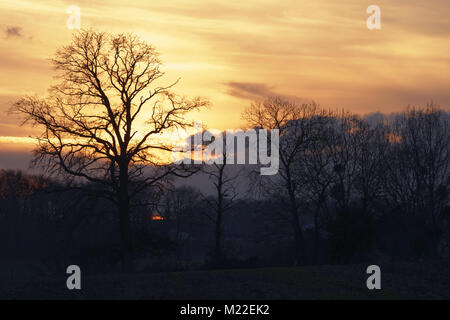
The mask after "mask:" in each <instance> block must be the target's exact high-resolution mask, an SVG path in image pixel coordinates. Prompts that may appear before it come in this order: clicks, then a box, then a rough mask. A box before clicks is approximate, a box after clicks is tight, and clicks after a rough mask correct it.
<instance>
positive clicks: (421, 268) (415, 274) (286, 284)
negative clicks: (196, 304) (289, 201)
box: [0, 262, 450, 300]
mask: <svg viewBox="0 0 450 320" xmlns="http://www.w3.org/2000/svg"><path fill="white" fill-rule="evenodd" d="M366 267H367V266H366V265H337V266H306V267H295V268H264V269H240V270H215V271H187V272H166V273H145V274H144V273H143V274H133V275H119V274H117V275H95V276H83V277H82V290H80V291H77V290H73V291H69V290H68V289H66V278H65V277H60V278H59V277H39V278H34V279H27V280H25V279H15V280H14V281H12V280H11V279H6V278H5V277H2V280H1V281H2V284H1V287H0V298H2V299H157V300H161V299H162V300H165V299H194V300H195V299H258V300H259V299H449V298H450V270H449V268H448V264H444V263H431V262H427V263H425V262H423V263H396V264H386V265H381V266H380V267H381V272H382V276H381V283H382V289H381V290H368V289H367V287H366V279H367V274H366Z"/></svg>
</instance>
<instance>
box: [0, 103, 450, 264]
mask: <svg viewBox="0 0 450 320" xmlns="http://www.w3.org/2000/svg"><path fill="white" fill-rule="evenodd" d="M243 117H244V119H245V120H246V121H247V123H248V126H249V127H250V128H256V129H258V128H263V129H268V130H272V129H278V130H279V132H280V143H279V156H280V165H279V171H278V174H277V175H274V176H261V175H260V174H259V173H260V171H259V168H255V166H243V167H242V168H237V167H239V166H236V165H231V164H226V163H225V164H222V165H208V166H206V165H205V166H204V167H203V168H202V170H201V172H200V173H197V175H203V176H204V177H207V178H208V179H209V180H208V181H209V184H210V190H209V191H210V192H208V193H204V192H202V191H200V188H197V187H196V186H195V185H192V184H191V185H190V186H183V187H180V186H179V184H178V183H177V181H176V180H172V181H171V182H166V183H165V184H164V185H159V186H158V188H157V189H154V190H151V191H149V192H147V193H146V194H145V195H143V196H141V199H140V200H146V199H151V201H143V202H142V203H145V205H136V206H133V207H132V208H133V209H132V214H131V223H132V230H133V232H132V233H133V257H134V260H135V262H136V263H135V269H136V271H146V270H168V269H181V268H191V269H192V268H203V267H245V266H273V265H292V264H328V263H356V262H373V263H375V262H380V261H391V260H417V259H446V258H448V257H449V255H450V197H449V187H450V116H449V113H448V112H446V111H444V110H442V109H440V108H438V107H436V106H434V105H429V106H427V107H425V108H413V107H411V108H408V109H407V110H406V111H404V112H401V113H398V114H393V115H390V116H385V115H381V114H379V115H371V116H366V117H362V116H358V115H354V114H350V113H346V112H330V111H325V110H323V109H321V108H319V107H318V106H317V105H314V104H299V103H295V102H292V101H288V100H285V99H283V98H280V97H275V98H269V99H267V100H266V101H264V102H260V103H254V104H253V105H252V106H251V107H249V108H248V109H247V110H246V111H245V112H244V114H243ZM242 190H245V192H243V191H242ZM119 234H120V231H119V224H118V216H117V212H116V209H115V207H114V206H113V205H112V204H110V203H109V202H108V201H106V200H103V199H100V198H98V197H96V195H95V192H86V188H82V189H81V188H73V187H72V188H71V189H67V188H65V187H64V183H63V182H61V181H59V182H56V181H55V180H50V179H44V178H42V177H35V176H28V175H25V174H22V173H20V172H13V171H1V172H0V238H1V239H0V258H1V259H3V260H21V261H25V260H26V261H28V260H39V261H43V262H45V263H46V264H47V265H48V266H49V268H50V269H51V268H53V267H55V268H56V267H58V266H60V265H64V264H65V263H72V264H73V263H80V264H83V265H86V266H87V267H86V268H88V270H92V271H93V272H105V271H114V270H118V263H119V260H120V237H119Z"/></svg>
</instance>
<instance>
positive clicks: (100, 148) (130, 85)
mask: <svg viewBox="0 0 450 320" xmlns="http://www.w3.org/2000/svg"><path fill="white" fill-rule="evenodd" d="M52 62H53V64H54V66H55V68H56V70H57V71H58V75H57V78H58V79H59V80H60V81H59V83H58V84H56V85H54V86H53V87H51V89H50V90H49V95H48V97H45V98H39V97H36V96H27V97H24V98H22V99H20V100H19V101H18V102H16V103H15V107H14V110H16V111H18V112H20V113H22V114H24V115H25V122H31V123H32V124H33V125H38V126H42V127H43V128H44V130H43V132H42V134H41V135H40V136H39V137H37V141H38V147H37V148H36V149H35V151H34V152H35V163H36V164H39V165H43V166H44V167H45V168H46V169H47V172H48V173H50V174H62V175H64V177H65V178H66V179H69V181H71V182H82V181H86V182H90V184H92V183H95V184H96V185H97V193H99V194H100V195H101V196H103V197H105V198H107V199H109V200H111V201H112V202H113V203H114V204H115V205H116V206H117V209H118V212H119V220H120V233H121V244H122V245H121V247H122V248H121V249H122V250H121V251H122V268H123V270H124V271H130V270H131V269H132V258H131V251H132V239H131V230H130V209H131V208H132V206H133V205H134V203H133V200H134V199H135V198H136V197H137V196H138V195H139V194H140V193H141V192H143V191H144V190H146V189H148V188H149V187H152V186H159V187H160V186H161V185H162V183H163V182H164V180H165V179H167V178H168V177H169V176H171V175H179V176H187V175H190V174H192V172H193V171H192V168H186V167H182V166H181V165H180V166H173V165H167V163H164V161H163V160H164V159H163V157H164V155H163V154H162V153H163V152H167V151H171V150H172V149H173V146H172V143H171V141H170V139H169V141H168V140H167V139H166V140H165V141H163V140H162V139H161V135H162V134H167V133H170V132H171V130H173V129H176V128H180V127H181V128H184V127H186V126H188V125H189V123H188V122H187V121H186V120H185V119H184V116H185V115H186V113H188V112H190V111H193V110H197V109H199V108H201V107H203V106H206V105H207V102H206V101H205V100H203V99H201V98H195V99H192V100H189V99H187V98H184V97H180V96H177V95H175V94H174V93H173V92H172V91H171V88H172V87H173V86H174V85H175V84H176V83H173V84H170V85H168V86H161V85H157V83H158V80H159V79H160V78H161V77H162V76H163V75H164V73H163V72H162V71H161V70H160V65H161V62H160V60H159V57H158V53H157V52H156V50H155V48H154V47H153V46H151V45H149V44H147V43H145V42H144V41H141V40H140V39H138V38H137V37H136V36H134V35H130V34H119V35H111V34H107V33H102V32H96V31H92V30H83V31H80V32H78V33H76V34H75V35H74V37H73V41H72V43H71V44H69V45H67V46H64V47H62V48H61V49H59V50H58V51H57V52H56V55H55V57H54V58H53V59H52ZM173 144H175V141H173ZM99 190H100V191H101V192H99Z"/></svg>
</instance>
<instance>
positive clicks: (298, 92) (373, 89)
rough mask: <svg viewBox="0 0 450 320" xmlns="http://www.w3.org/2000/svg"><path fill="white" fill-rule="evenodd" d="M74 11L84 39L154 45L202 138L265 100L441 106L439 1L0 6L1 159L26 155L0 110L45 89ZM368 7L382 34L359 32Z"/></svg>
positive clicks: (386, 107) (443, 6) (41, 1)
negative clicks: (201, 102)
mask: <svg viewBox="0 0 450 320" xmlns="http://www.w3.org/2000/svg"><path fill="white" fill-rule="evenodd" d="M73 4H74V5H78V6H79V7H80V8H81V19H82V20H81V23H82V27H93V28H96V29H98V30H101V31H109V32H134V33H136V34H138V35H139V36H140V37H141V38H143V39H145V40H147V41H148V42H149V43H152V44H153V45H155V46H156V47H157V48H158V50H159V52H160V53H161V57H162V59H163V61H164V64H165V66H164V70H165V71H166V79H167V81H168V82H170V81H172V80H174V79H177V78H178V77H181V82H180V83H179V85H178V86H177V88H176V91H177V92H178V93H181V94H186V95H189V96H195V95H201V96H205V97H208V98H209V99H210V100H211V102H212V104H213V105H212V107H211V109H209V110H207V111H205V112H202V113H201V114H198V115H195V116H194V117H195V118H196V119H198V120H202V121H203V122H205V123H206V124H207V126H208V127H209V128H218V129H226V128H236V127H239V126H243V125H244V124H243V123H242V121H241V120H240V114H241V111H242V110H243V108H245V107H246V106H247V105H248V104H249V103H250V101H251V100H252V99H258V98H261V97H262V96H264V95H267V94H284V95H292V96H296V97H300V98H303V99H305V100H311V99H313V100H315V101H317V102H318V103H320V104H321V105H322V106H326V107H331V108H346V109H349V110H351V111H355V112H359V113H368V112H375V111H382V112H391V111H398V110H400V109H402V108H404V107H405V106H406V105H408V104H420V105H423V104H425V103H426V102H427V101H430V100H432V99H433V100H434V101H436V102H437V103H439V104H440V105H441V106H442V107H444V108H447V107H448V106H450V90H449V83H450V81H449V80H450V79H449V78H450V57H449V52H450V19H449V18H448V17H450V1H449V0H427V1H423V0H371V1H365V0H342V1H335V0H314V1H312V0H308V1H303V0H281V1H280V0H270V1H269V0H246V1H233V0H226V1H225V0H224V1H222V0H221V1H215V0H151V1H137V0H127V1H122V0H108V1H98V0H93V1H87V0H79V1H77V0H73V1H62V0H46V1H45V0H33V1H31V0H30V1H24V0H1V1H0V70H1V74H2V77H0V157H4V151H5V150H6V149H8V150H9V149H13V150H25V149H29V147H30V144H29V141H28V140H22V139H20V138H17V137H26V136H28V135H30V132H31V131H30V129H28V128H23V127H22V128H21V127H19V126H18V125H17V124H18V121H17V119H14V118H12V117H11V116H8V115H6V114H5V110H7V109H8V108H9V106H10V103H11V102H12V101H14V100H15V99H16V98H17V97H19V96H20V95H23V94H26V93H38V94H39V93H45V90H46V89H47V88H48V87H49V86H50V85H51V84H52V82H53V81H54V80H53V79H52V76H53V71H52V69H51V65H50V63H49V62H48V60H47V59H48V58H49V57H51V56H52V54H53V53H54V51H55V50H56V48H58V47H59V46H61V45H64V44H67V43H68V42H69V41H70V38H71V33H72V30H69V29H68V28H67V27H66V20H67V19H68V17H69V14H67V13H66V9H67V7H68V6H69V5H73ZM372 4H376V5H379V6H380V8H381V23H382V29H381V30H373V31H370V30H368V29H367V27H366V19H367V17H368V14H367V13H366V8H367V7H368V6H369V5H372ZM2 152H3V153H2ZM0 166H1V161H0Z"/></svg>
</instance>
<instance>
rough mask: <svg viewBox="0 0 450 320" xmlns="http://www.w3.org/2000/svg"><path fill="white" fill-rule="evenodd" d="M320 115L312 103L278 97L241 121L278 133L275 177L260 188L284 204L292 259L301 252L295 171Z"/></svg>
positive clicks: (260, 104)
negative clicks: (291, 244)
mask: <svg viewBox="0 0 450 320" xmlns="http://www.w3.org/2000/svg"><path fill="white" fill-rule="evenodd" d="M321 114H322V111H321V110H320V109H319V108H318V106H317V105H316V104H314V103H312V104H301V103H297V102H296V101H292V100H289V99H285V98H282V97H269V98H267V99H266V100H265V101H264V102H255V103H253V104H252V105H251V106H250V107H249V108H247V109H246V110H245V111H244V113H243V115H242V117H243V118H244V120H246V121H247V123H248V125H249V126H251V127H256V128H262V129H266V130H271V129H278V130H279V135H280V143H279V157H280V168H279V171H278V175H275V176H266V177H261V182H262V187H263V188H264V189H265V191H266V192H268V193H271V194H272V195H278V196H280V195H281V197H282V201H285V200H286V201H287V205H288V208H289V212H290V219H291V225H292V229H293V234H294V248H295V250H296V254H295V255H296V258H298V259H301V258H302V255H303V254H304V253H303V252H302V250H303V248H302V245H303V234H302V222H301V219H300V216H299V203H298V194H299V192H300V190H301V188H302V185H303V179H302V177H301V175H300V172H301V171H300V170H299V167H301V166H302V162H303V159H302V158H303V156H304V153H305V152H306V150H307V149H308V147H309V146H310V144H311V143H312V142H313V141H314V140H315V139H317V137H318V135H317V132H318V130H319V128H320V123H321V121H320V117H319V115H321Z"/></svg>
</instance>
